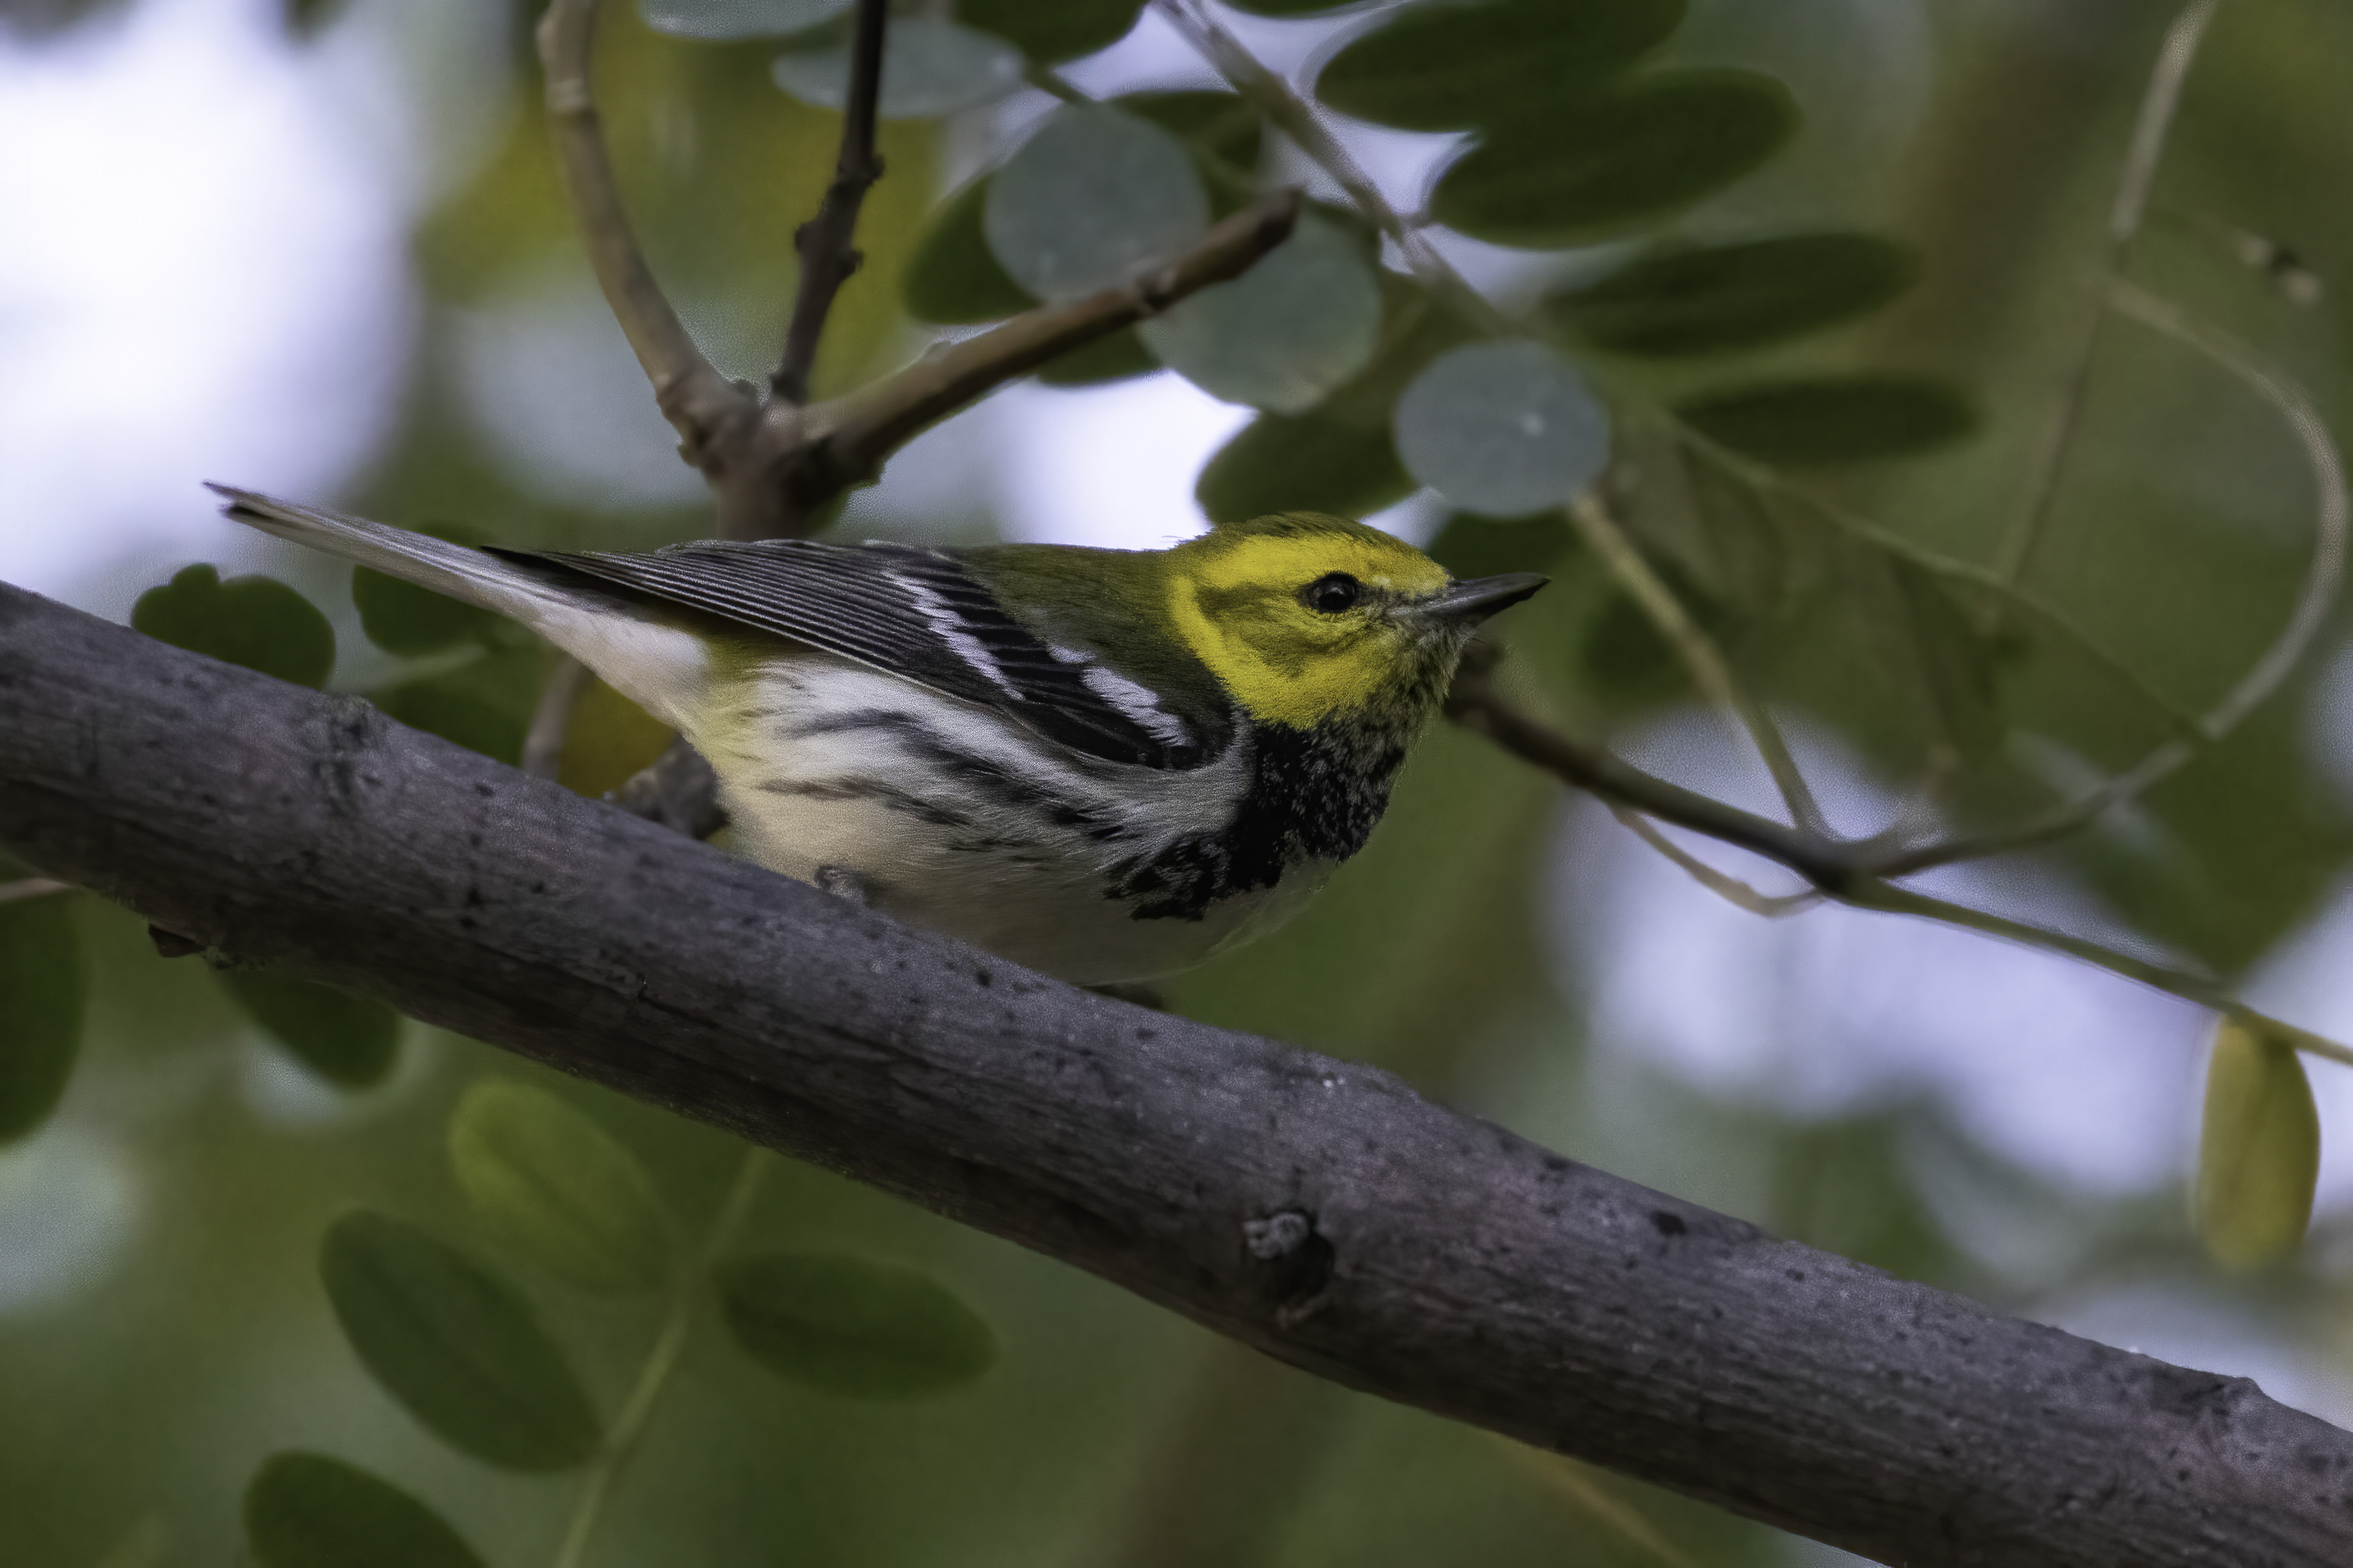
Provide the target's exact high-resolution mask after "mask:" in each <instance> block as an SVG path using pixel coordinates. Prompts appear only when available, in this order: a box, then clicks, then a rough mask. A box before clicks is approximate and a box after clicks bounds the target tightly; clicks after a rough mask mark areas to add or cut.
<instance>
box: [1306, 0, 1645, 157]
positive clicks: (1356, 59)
mask: <svg viewBox="0 0 2353 1568" xmlns="http://www.w3.org/2000/svg"><path fill="white" fill-rule="evenodd" d="M1682 25H1683V0H1575V3H1574V4H1572V3H1570V0H1490V3H1488V4H1485V5H1414V6H1409V7H1407V8H1405V9H1404V10H1401V11H1394V12H1389V13H1388V14H1387V16H1386V17H1385V19H1384V20H1383V21H1382V22H1381V23H1380V24H1379V25H1378V26H1375V27H1373V28H1372V29H1371V30H1370V31H1368V32H1366V33H1365V34H1363V35H1361V36H1360V37H1356V39H1354V40H1353V41H1351V42H1350V43H1349V44H1348V46H1347V47H1345V48H1343V49H1342V50H1341V51H1340V52H1339V53H1338V54H1336V55H1335V56H1333V57H1332V60H1331V63H1330V64H1328V65H1326V66H1325V67H1324V69H1323V71H1322V73H1321V74H1320V75H1318V76H1317V78H1316V79H1315V95H1316V97H1317V98H1319V99H1321V100H1323V101H1324V103H1325V104H1327V105H1329V106H1330V107H1332V108H1334V109H1336V110H1339V111H1340V112H1341V113H1343V114H1347V115H1353V116H1355V117H1356V119H1358V120H1369V121H1372V122H1373V123H1374V124H1376V125H1393V126H1396V127H1397V128H1398V129H1399V130H1401V131H1466V130H1470V129H1472V128H1474V127H1478V126H1489V125H1497V124H1501V123H1504V121H1513V120H1524V119H1526V118H1528V117H1529V116H1531V115H1535V114H1542V113H1545V112H1547V111H1550V110H1556V109H1558V108H1560V107H1561V106H1563V105H1565V104H1568V103H1572V102H1574V101H1575V100H1577V99H1578V98H1579V97H1581V96H1583V95H1585V94H1588V93H1589V92H1591V91H1592V89H1595V88H1596V87H1598V86H1599V85H1601V84H1602V83H1603V82H1606V81H1608V80H1609V79H1610V78H1611V77H1614V76H1617V75H1618V74H1619V73H1620V72H1622V71H1624V70H1625V69H1626V68H1628V67H1630V66H1631V65H1632V64H1633V63H1634V62H1635V61H1636V60H1638V59H1640V58H1642V56H1644V55H1646V54H1648V53H1649V52H1650V51H1651V49H1653V48H1656V47H1658V46H1659V45H1660V44H1662V43H1663V42H1665V41H1666V39H1667V37H1668V36H1669V35H1670V34H1672V32H1673V31H1674V30H1675V29H1676V28H1677V27H1678V26H1682Z"/></svg>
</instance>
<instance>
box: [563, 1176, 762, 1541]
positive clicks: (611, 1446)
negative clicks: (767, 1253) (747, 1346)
mask: <svg viewBox="0 0 2353 1568" xmlns="http://www.w3.org/2000/svg"><path fill="white" fill-rule="evenodd" d="M770 1163H771V1162H770V1160H769V1159H768V1152H767V1151H766V1150H765V1149H763V1148H761V1147H759V1146H758V1145H757V1144H749V1145H746V1146H745V1148H744V1162H743V1163H742V1164H741V1165H739V1166H737V1167H736V1171H735V1181H734V1184H733V1186H731V1187H729V1188H728V1190H727V1195H726V1197H725V1198H723V1199H722V1200H721V1202H720V1205H719V1213H718V1215H716V1216H715V1217H714V1218H713V1219H712V1222H711V1229H710V1230H709V1231H708V1232H707V1233H705V1235H704V1237H703V1240H702V1246H701V1247H698V1248H697V1249H696V1251H695V1256H694V1258H693V1259H692V1260H691V1262H690V1264H689V1265H688V1266H687V1267H686V1268H682V1269H681V1270H680V1272H679V1275H678V1277H677V1278H676V1279H672V1280H671V1281H670V1302H669V1306H668V1309H667V1310H665V1311H664V1313H663V1315H662V1326H661V1329H660V1331H659V1333H657V1334H656V1335H655V1336H654V1343H653V1348H652V1349H651V1350H650V1351H649V1352H647V1355H646V1359H645V1363H644V1365H642V1366H640V1367H639V1368H638V1381H637V1383H636V1384H634V1385H633V1386H632V1387H631V1388H630V1390H629V1394H628V1398H627V1399H626V1400H624V1401H623V1402H622V1405H621V1412H620V1414H619V1415H616V1416H615V1417H614V1418H613V1427H612V1430H611V1431H610V1432H608V1433H607V1434H606V1437H605V1443H604V1446H603V1447H601V1448H599V1449H598V1450H597V1451H596V1458H594V1459H593V1460H591V1461H590V1463H589V1466H588V1473H587V1475H586V1477H585V1478H584V1479H583V1480H582V1483H581V1487H580V1499H579V1501H578V1502H577V1503H575V1505H574V1507H573V1510H572V1519H571V1521H570V1523H569V1524H567V1525H566V1526H565V1531H564V1543H563V1545H562V1546H560V1547H558V1548H557V1550H556V1553H555V1556H554V1561H553V1563H552V1568H579V1565H580V1563H581V1560H582V1558H583V1556H584V1555H585V1554H586V1552H587V1550H588V1541H589V1538H590V1537H591V1536H592V1535H594V1534H595V1533H596V1521H597V1519H598V1518H599V1516H601V1515H602V1513H603V1512H604V1509H605V1500H606V1498H607V1496H609V1495H610V1494H611V1492H612V1489H613V1483H614V1482H615V1481H616V1480H617V1479H619V1478H620V1474H621V1471H622V1469H623V1468H625V1467H626V1466H627V1465H628V1462H629V1459H630V1457H631V1456H632V1455H634V1454H635V1453H636V1452H637V1447H638V1442H639V1440H640V1439H642V1438H643V1437H644V1436H645V1431H646V1424H647V1423H648V1422H649V1421H650V1420H652V1419H653V1414H654V1407H655V1406H656V1405H659V1404H660V1403H661V1397H662V1394H664V1393H666V1392H667V1391H668V1390H669V1387H670V1373H673V1372H675V1371H676V1370H677V1369H678V1358H679V1355H680V1353H681V1352H683V1351H684V1350H685V1349H686V1337H687V1334H688V1332H689V1331H691V1329H692V1328H693V1326H694V1305H695V1301H696V1299H697V1298H698V1297H699V1296H700V1295H701V1293H702V1282H703V1280H704V1279H706V1278H707V1277H708V1276H709V1275H710V1272H711V1268H712V1265H713V1264H714V1263H716V1262H718V1261H719V1259H720V1258H721V1257H722V1256H723V1255H724V1254H725V1253H726V1251H727V1249H728V1248H729V1247H732V1246H733V1245H734V1242H735V1236H736V1233H737V1232H738V1231H740V1230H742V1229H743V1228H744V1220H745V1219H746V1218H747V1217H748V1216H749V1215H751V1212H752V1204H753V1201H754V1199H755V1198H757V1197H758V1196H759V1193H760V1179H761V1177H762V1176H763V1175H765V1173H766V1171H767V1167H768V1165H769V1164H770Z"/></svg>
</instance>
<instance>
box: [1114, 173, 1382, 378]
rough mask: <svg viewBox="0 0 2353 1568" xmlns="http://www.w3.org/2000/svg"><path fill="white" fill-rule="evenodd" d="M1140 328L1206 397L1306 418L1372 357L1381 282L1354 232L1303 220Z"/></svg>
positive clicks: (1378, 328)
mask: <svg viewBox="0 0 2353 1568" xmlns="http://www.w3.org/2000/svg"><path fill="white" fill-rule="evenodd" d="M1140 330H1141V331H1142V332H1143V335H1144V341H1145V343H1146V344H1147V345H1149V346H1150V348H1151V349H1152V352H1153V353H1155V354H1157V355H1159V356H1160V361H1161V363H1164V364H1166V365H1167V366H1168V367H1169V368H1170V369H1171V370H1174V371H1176V373H1177V374H1179V375H1182V376H1184V377H1185V379H1187V381H1190V382H1191V383H1192V384H1194V385H1196V386H1198V387H1199V388H1200V389H1201V390H1202V391H1204V392H1206V393H1208V394H1209V395H1211V396H1212V397H1222V398H1224V399H1225V400H1226V401H1227V402H1229V403H1247V404H1250V405H1253V406H1256V407H1259V408H1263V409H1266V410H1267V411H1269V412H1270V413H1274V414H1303V413H1305V412H1306V411H1307V410H1308V409H1310V408H1313V407H1314V406H1315V405H1317V404H1318V403H1321V402H1322V401H1323V400H1324V395H1325V394H1326V393H1328V392H1330V391H1331V390H1332V389H1333V388H1335V387H1336V386H1338V385H1339V384H1341V383H1342V382H1345V381H1346V380H1347V379H1348V378H1349V377H1350V376H1352V375H1354V374H1356V372H1357V371H1359V370H1361V369H1362V368H1364V365H1365V363H1366V362H1367V361H1368V360H1370V359H1371V358H1372V357H1373V350H1374V349H1375V348H1376V347H1377V346H1378V345H1379V342H1380V333H1381V290H1380V283H1379V280H1378V279H1377V278H1376V276H1375V274H1374V270H1373V264H1372V263H1371V262H1370V261H1369V260H1367V259H1366V256H1365V252H1364V249H1363V247H1361V246H1360V245H1358V243H1357V242H1356V238H1355V237H1353V236H1351V235H1349V234H1346V233H1345V232H1343V231H1342V230H1341V229H1340V228H1339V227H1338V226H1335V225H1334V224H1331V223H1327V222H1324V221H1323V220H1321V219H1319V218H1314V217H1302V218H1301V219H1300V221H1299V223H1298V225H1297V226H1296V227H1294V228H1293V230H1292V232H1291V237H1290V238H1288V239H1286V240H1284V241H1283V242H1282V244H1281V245H1279V246H1277V247H1274V249H1272V250H1271V251H1269V252H1268V253H1267V254H1266V255H1265V256H1263V257H1261V258H1259V260H1258V262H1257V264H1256V265H1255V266H1253V267H1251V268H1250V270H1249V271H1247V272H1245V273H1243V274H1242V275H1241V276H1240V278H1237V279H1234V280H1233V281H1232V282H1230V283H1219V284H1217V285H1215V286H1214V287H1212V288H1208V289H1202V290H1201V291H1200V292H1199V293H1198V294H1195V295H1193V296H1192V297H1191V298H1189V299H1187V300H1180V301H1179V302H1178V303H1177V304H1176V306H1175V307H1174V308H1173V309H1171V310H1168V311H1167V312H1166V314H1164V315H1160V316H1157V317H1155V318H1153V319H1152V320H1150V321H1145V323H1144V325H1143V327H1142V328H1141V329H1140Z"/></svg>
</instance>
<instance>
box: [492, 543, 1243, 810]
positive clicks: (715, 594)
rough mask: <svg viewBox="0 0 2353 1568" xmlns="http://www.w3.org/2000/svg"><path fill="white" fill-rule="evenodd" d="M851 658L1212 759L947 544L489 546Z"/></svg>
mask: <svg viewBox="0 0 2353 1568" xmlns="http://www.w3.org/2000/svg"><path fill="white" fill-rule="evenodd" d="M491 553H493V554H496V555H501V556H506V557H510V558H515V559H522V560H530V561H540V562H550V563H554V564H556V565H559V566H563V567H566V568H569V569H570V570H572V571H574V572H577V573H579V574H582V575H583V576H586V577H588V578H591V579H594V580H596V581H597V582H599V583H605V584H612V585H614V586H617V587H620V588H625V589H631V590H635V591H636V592H637V593H638V594H642V595H646V596H648V597H649V598H653V599H658V600H662V601H665V602H667V603H670V604H673V605H682V606H685V607H687V608H689V609H693V610H699V611H701V612H702V613H703V614H705V615H711V616H718V617H720V618H722V619H723V620H728V621H733V622H735V623H737V624H738V625H741V626H750V627H754V628H756V629H758V630H761V631H765V632H772V633H775V634H776V635H778V636H780V637H790V638H792V639H793V640H795V641H796V642H801V643H806V644H807V645H808V646H810V647H817V648H822V649H824V650H825V651H826V652H828V653H833V654H839V655H840V656H841V657H842V658H850V659H855V660H857V661H858V662H859V663H860V664H864V665H868V666H871V668H875V669H879V670H882V671H885V672H886V673H889V674H892V675H897V676H902V677H903V678H905V679H909V680H913V681H916V682H918V683H920V684H921V685H923V686H927V687H930V688H931V689H934V690H935V691H941V692H944V693H946V694H947V695H949V696H951V697H958V698H962V699H964V700H966V701H970V702H976V703H980V704H982V705H984V706H986V707H988V708H993V709H995V710H997V711H999V712H1001V713H1003V714H1005V715H1006V716H1007V717H1008V718H1011V719H1015V720H1017V721H1019V722H1021V723H1023V724H1025V725H1027V726H1028V727H1029V728H1030V729H1032V730H1034V731H1038V732H1039V733H1040V734H1043V735H1046V736H1049V737H1050V738H1052V739H1054V740H1056V741H1060V742H1062V743H1063V744H1064V745H1067V746H1070V747H1071V748H1072V749H1074V750H1076V751H1080V752H1085V753H1087V754H1088V755H1090V756H1095V757H1102V758H1104V759H1106V760H1108V761H1111V762H1116V763H1135V764H1139V765H1142V766H1145V767H1157V768H1187V767H1194V766H1198V765H1199V764H1200V763H1204V762H1206V761H1208V748H1207V746H1206V745H1205V744H1204V739H1203V737H1201V736H1199V735H1198V734H1197V733H1196V732H1195V731H1194V730H1193V729H1192V728H1191V727H1190V726H1189V725H1187V723H1186V722H1185V721H1183V720H1181V719H1179V718H1178V717H1177V716H1176V714H1174V713H1172V712H1170V711H1168V710H1166V709H1165V708H1163V707H1162V706H1161V704H1160V703H1159V701H1158V700H1156V699H1155V697H1154V695H1153V693H1152V692H1151V691H1150V690H1148V689H1145V687H1143V686H1140V685H1138V684H1136V683H1135V682H1134V681H1132V680H1129V679H1126V678H1124V677H1123V676H1121V675H1120V674H1119V673H1118V672H1117V671H1115V670H1113V669H1111V668H1108V667H1107V666H1105V665H1103V664H1102V663H1101V662H1100V661H1097V660H1095V659H1093V658H1092V657H1091V656H1089V655H1087V654H1084V653H1081V652H1077V651H1073V650H1071V649H1069V648H1061V647H1052V646H1050V645H1049V644H1048V643H1046V642H1044V641H1043V640H1041V639H1040V638H1039V637H1037V636H1036V635H1035V634H1033V633H1031V632H1030V631H1029V628H1027V627H1026V626H1022V625H1021V623H1020V622H1019V621H1018V620H1016V619H1015V618H1014V617H1013V616H1011V615H1010V614H1008V612H1007V611H1006V609H1005V608H1004V606H1003V605H1000V604H998V603H997V598H996V596H995V595H992V594H991V593H990V592H989V591H988V589H987V588H986V587H984V586H983V585H982V584H980V583H978V582H977V581H976V580H975V579H974V578H973V577H972V576H970V575H969V574H966V573H965V571H964V569H963V568H962V567H960V566H959V565H958V564H957V563H955V560H954V559H953V558H951V557H949V556H947V555H945V554H943V553H941V552H937V551H933V550H923V549H920V548H917V547H914V546H912V545H902V544H829V543H821V542H815V541H809V540H766V541H761V542H755V543H739V542H723V541H710V542H700V543H692V544H674V545H670V546H669V547H667V548H665V549H662V550H658V551H656V552H653V553H651V554H649V555H608V554H602V553H594V552H582V553H575V552H558V551H521V550H493V551H492V552H491Z"/></svg>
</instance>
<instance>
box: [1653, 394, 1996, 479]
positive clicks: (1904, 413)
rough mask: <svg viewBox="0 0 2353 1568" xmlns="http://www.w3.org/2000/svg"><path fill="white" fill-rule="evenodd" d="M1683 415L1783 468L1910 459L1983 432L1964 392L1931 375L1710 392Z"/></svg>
mask: <svg viewBox="0 0 2353 1568" xmlns="http://www.w3.org/2000/svg"><path fill="white" fill-rule="evenodd" d="M1674 413H1675V416H1676V417H1677V418H1679V419H1681V420H1682V421H1683V423H1684V424H1686V425H1689V426H1691V427H1692V428H1693V429H1694V430H1697V431H1698V432H1699V433H1700V434H1701V435H1703V436H1705V437H1708V438H1709V439H1710V440H1712V441H1716V442H1720V443H1721V444H1723V445H1724V446H1725V447H1730V448H1731V449H1732V450H1734V451H1736V452H1738V453H1740V454H1741V455H1742V456H1743V457H1747V458H1756V459H1757V461H1759V462H1764V463H1771V464H1774V465H1776V466H1778V467H1782V468H1812V467H1817V466H1827V465H1830V464H1835V463H1862V462H1873V461H1877V460H1880V459H1883V458H1909V457H1914V456H1915V455H1917V454H1919V453H1922V452H1929V451H1934V450H1935V449H1936V448H1937V447H1947V446H1950V445H1951V444H1952V443H1954V442H1956V441H1958V440H1961V439H1962V438H1964V437H1968V436H1969V435H1971V434H1973V433H1975V431H1976V430H1977V426H1978V418H1977V412H1976V410H1975V409H1973V408H1972V407H1971V406H1970V405H1969V401H1968V398H1967V397H1965V396H1964V395H1962V394H1961V392H1960V390H1959V389H1958V388H1957V387H1955V386H1953V385H1952V384H1950V383H1947V382H1942V381H1935V380H1931V379H1929V378H1927V377H1926V376H1911V375H1890V374H1857V375H1823V376H1811V377H1802V378H1797V379H1792V380H1788V381H1772V382H1763V383H1758V384H1754V385H1749V386H1741V387H1735V388H1732V389H1730V390H1728V391H1724V392H1715V393H1703V394H1702V395H1699V396H1697V397H1691V398H1686V399H1684V400H1683V402H1681V403H1678V404H1676V405H1674Z"/></svg>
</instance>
